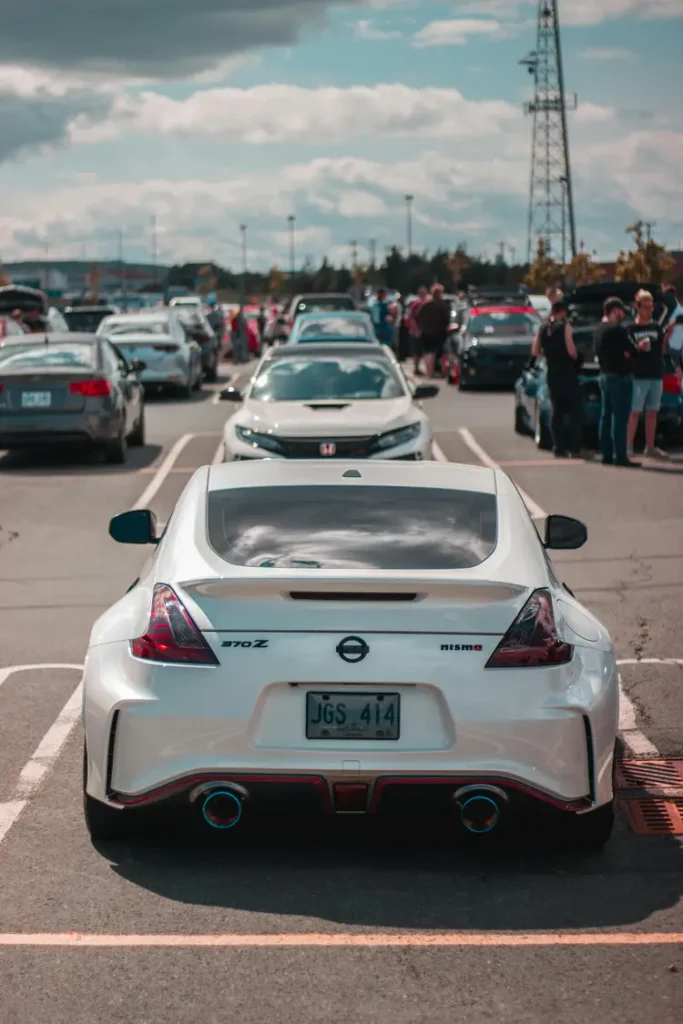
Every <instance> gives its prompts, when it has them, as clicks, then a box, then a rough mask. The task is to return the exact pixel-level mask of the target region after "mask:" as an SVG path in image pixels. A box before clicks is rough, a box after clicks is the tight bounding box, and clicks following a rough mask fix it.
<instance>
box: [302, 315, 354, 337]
mask: <svg viewBox="0 0 683 1024" xmlns="http://www.w3.org/2000/svg"><path fill="white" fill-rule="evenodd" d="M299 337H300V338H301V339H304V338H306V339H308V340H313V339H314V338H372V334H371V333H370V329H369V328H368V325H367V324H366V323H364V321H363V320H356V319H353V320H350V319H348V318H346V317H343V316H336V317H334V316H327V317H324V318H321V319H320V320H307V321H306V323H304V324H302V325H301V330H300V331H299Z"/></svg>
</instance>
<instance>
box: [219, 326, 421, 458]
mask: <svg viewBox="0 0 683 1024" xmlns="http://www.w3.org/2000/svg"><path fill="white" fill-rule="evenodd" d="M438 390H439V389H438V387H436V386H434V385H429V384H422V385H418V386H417V387H414V386H412V385H411V384H410V383H409V382H408V381H407V380H406V378H405V377H404V376H403V373H402V371H401V368H400V365H399V363H398V362H397V360H396V358H395V356H394V355H393V353H392V352H391V351H390V350H388V349H387V348H386V346H382V345H376V344H368V345H365V344H362V343H358V342H349V343H346V342H344V343H340V344H333V343H330V342H324V343H322V344H320V345H316V344H310V345H306V346H305V348H304V346H303V345H301V346H299V345H292V346H289V345H283V346H282V347H281V348H276V349H271V350H270V351H269V352H268V353H267V354H266V355H265V356H264V358H263V359H262V361H261V363H260V364H259V366H258V367H257V369H256V372H255V373H254V376H253V378H252V380H251V382H250V384H249V386H248V388H247V391H246V392H245V394H244V395H243V394H242V393H241V392H240V391H239V390H237V389H236V388H233V387H229V388H225V389H224V390H223V391H222V392H221V397H222V398H223V399H225V400H227V401H233V402H240V403H242V404H241V407H240V409H238V411H237V412H236V413H235V414H234V416H231V417H230V419H229V420H228V421H227V423H226V424H225V428H224V431H223V441H224V458H225V460H226V461H228V462H229V461H233V460H239V459H266V458H267V459H273V458H275V459H277V458H280V459H318V458H347V459H348V458H354V459H404V460H407V461H411V462H417V461H420V460H422V459H431V458H432V430H431V426H430V423H429V418H428V416H427V415H426V413H425V412H424V411H423V410H422V408H421V407H420V405H418V404H417V403H418V402H419V400H420V399H422V398H432V397H433V396H434V395H436V394H438Z"/></svg>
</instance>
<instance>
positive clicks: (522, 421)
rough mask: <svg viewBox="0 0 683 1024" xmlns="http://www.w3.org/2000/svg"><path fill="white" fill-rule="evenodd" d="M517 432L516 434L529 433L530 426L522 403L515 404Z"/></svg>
mask: <svg viewBox="0 0 683 1024" xmlns="http://www.w3.org/2000/svg"><path fill="white" fill-rule="evenodd" d="M515 433H516V434H528V433H529V427H528V425H527V422H526V416H525V414H524V409H523V408H522V406H521V405H516V406H515Z"/></svg>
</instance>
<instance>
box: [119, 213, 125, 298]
mask: <svg viewBox="0 0 683 1024" xmlns="http://www.w3.org/2000/svg"><path fill="white" fill-rule="evenodd" d="M124 287H125V286H124V272H123V228H119V288H120V289H121V303H122V305H123V307H124V309H125V306H126V301H125V293H124Z"/></svg>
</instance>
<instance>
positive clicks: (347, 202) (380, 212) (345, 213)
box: [337, 189, 387, 217]
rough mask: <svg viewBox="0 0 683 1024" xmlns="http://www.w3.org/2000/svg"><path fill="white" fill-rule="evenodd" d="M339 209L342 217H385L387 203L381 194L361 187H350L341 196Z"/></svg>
mask: <svg viewBox="0 0 683 1024" xmlns="http://www.w3.org/2000/svg"><path fill="white" fill-rule="evenodd" d="M337 210H338V211H339V213H340V214H341V216H342V217H383V216H384V214H385V213H386V212H387V205H386V203H385V202H384V200H383V199H382V198H381V197H380V196H376V195H373V194H372V193H371V192H363V191H362V190H361V189H349V190H348V191H346V192H342V193H341V195H340V196H339V204H338V206H337Z"/></svg>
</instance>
